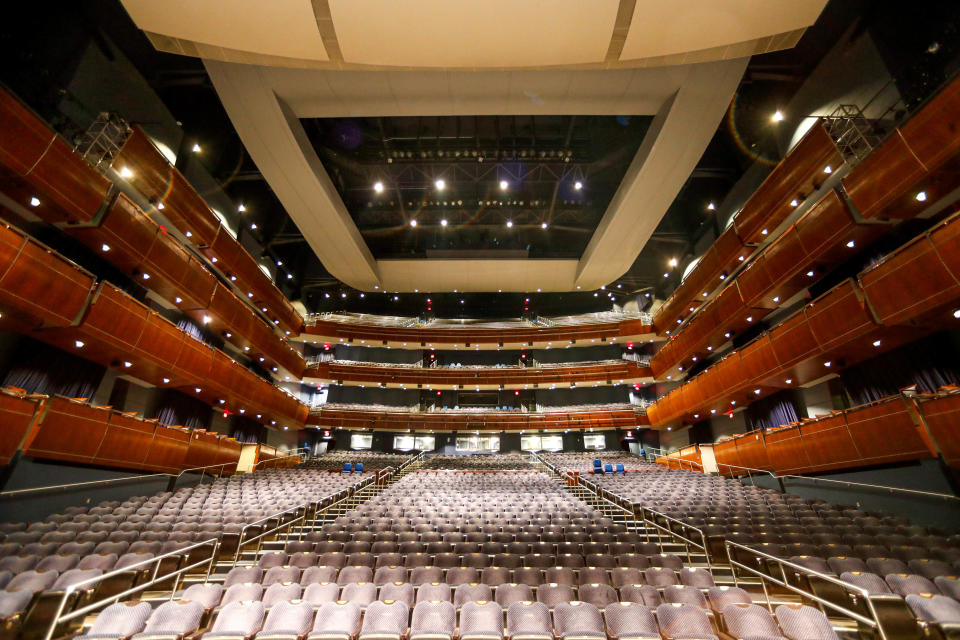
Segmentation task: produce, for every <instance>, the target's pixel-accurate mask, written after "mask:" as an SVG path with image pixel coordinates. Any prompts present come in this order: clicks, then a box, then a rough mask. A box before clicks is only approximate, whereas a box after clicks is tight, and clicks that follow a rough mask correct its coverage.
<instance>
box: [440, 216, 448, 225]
mask: <svg viewBox="0 0 960 640" xmlns="http://www.w3.org/2000/svg"><path fill="white" fill-rule="evenodd" d="M440 226H441V227H445V226H447V219H446V218H444V219H443V220H441V221H440Z"/></svg>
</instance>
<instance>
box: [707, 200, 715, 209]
mask: <svg viewBox="0 0 960 640" xmlns="http://www.w3.org/2000/svg"><path fill="white" fill-rule="evenodd" d="M716 208H717V205H715V204H713V203H712V202H711V203H710V204H708V205H707V211H713V210H715V209H716Z"/></svg>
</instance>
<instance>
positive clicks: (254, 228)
mask: <svg viewBox="0 0 960 640" xmlns="http://www.w3.org/2000/svg"><path fill="white" fill-rule="evenodd" d="M250 229H252V230H254V231H256V229H257V223H256V222H251V223H250Z"/></svg>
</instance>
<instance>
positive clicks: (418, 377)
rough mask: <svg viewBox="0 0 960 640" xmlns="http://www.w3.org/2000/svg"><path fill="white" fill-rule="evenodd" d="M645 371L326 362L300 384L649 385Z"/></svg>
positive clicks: (629, 366) (621, 366)
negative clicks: (646, 383)
mask: <svg viewBox="0 0 960 640" xmlns="http://www.w3.org/2000/svg"><path fill="white" fill-rule="evenodd" d="M651 380H652V378H651V374H650V367H648V366H647V365H646V363H645V362H637V361H634V360H606V361H601V362H575V363H569V364H563V365H543V366H530V367H521V366H503V367H416V366H413V365H386V364H376V363H370V362H348V361H332V362H317V363H311V364H309V365H308V366H307V370H306V372H305V373H304V381H306V382H333V383H338V384H346V385H360V386H366V385H379V386H381V387H389V388H396V389H400V388H414V389H415V388H422V389H464V390H479V389H501V388H513V389H536V388H540V389H549V388H551V387H554V386H571V387H572V386H576V385H581V386H599V385H610V384H633V383H642V382H650V381H651Z"/></svg>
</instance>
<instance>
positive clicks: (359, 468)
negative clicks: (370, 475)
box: [353, 462, 363, 473]
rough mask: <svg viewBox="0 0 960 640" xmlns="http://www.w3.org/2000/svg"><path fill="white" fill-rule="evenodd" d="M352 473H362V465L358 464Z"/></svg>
mask: <svg viewBox="0 0 960 640" xmlns="http://www.w3.org/2000/svg"><path fill="white" fill-rule="evenodd" d="M353 472H354V473H363V463H362V462H358V463H357V467H356V468H355V469H354V470H353Z"/></svg>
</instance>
